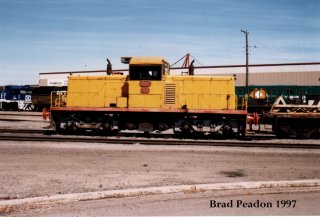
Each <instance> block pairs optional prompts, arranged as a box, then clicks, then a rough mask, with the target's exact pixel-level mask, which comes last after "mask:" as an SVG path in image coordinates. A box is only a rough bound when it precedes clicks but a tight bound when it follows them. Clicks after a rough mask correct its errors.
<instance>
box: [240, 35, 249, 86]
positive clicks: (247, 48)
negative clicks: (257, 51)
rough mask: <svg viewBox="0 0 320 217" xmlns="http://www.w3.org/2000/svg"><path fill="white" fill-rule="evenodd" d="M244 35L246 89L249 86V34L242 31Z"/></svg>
mask: <svg viewBox="0 0 320 217" xmlns="http://www.w3.org/2000/svg"><path fill="white" fill-rule="evenodd" d="M241 32H243V33H244V34H246V88H247V89H248V85H249V43H248V35H249V32H248V31H247V30H242V29H241Z"/></svg>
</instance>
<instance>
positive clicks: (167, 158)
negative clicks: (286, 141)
mask: <svg viewBox="0 0 320 217" xmlns="http://www.w3.org/2000/svg"><path fill="white" fill-rule="evenodd" d="M319 157H320V150H293V149H271V148H270V149H263V148H227V147H192V146H190V147H185V146H175V147H168V146H141V145H131V146H129V145H107V144H89V143H52V142H12V141H11V142H9V141H8V142H6V141H0V197H2V198H6V197H7V198H25V197H34V196H45V195H54V194H64V193H77V192H88V191H98V190H110V189H127V188H136V187H148V186H166V185H181V184H201V183H223V182H238V181H265V180H299V179H314V178H319V177H320V169H319V168H320V160H319V159H320V158H319Z"/></svg>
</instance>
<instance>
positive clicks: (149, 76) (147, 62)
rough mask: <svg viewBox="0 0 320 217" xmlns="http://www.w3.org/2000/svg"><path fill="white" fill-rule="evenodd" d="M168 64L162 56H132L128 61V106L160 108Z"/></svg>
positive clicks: (167, 73) (168, 68)
mask: <svg viewBox="0 0 320 217" xmlns="http://www.w3.org/2000/svg"><path fill="white" fill-rule="evenodd" d="M169 70H170V65H169V63H168V62H167V61H165V60H164V59H163V58H162V57H132V58H131V59H130V62H129V79H128V86H129V97H128V107H129V108H161V107H162V105H163V97H162V96H163V86H164V82H165V80H166V76H167V75H169V73H170V71H169Z"/></svg>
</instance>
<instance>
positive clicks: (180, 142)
mask: <svg viewBox="0 0 320 217" xmlns="http://www.w3.org/2000/svg"><path fill="white" fill-rule="evenodd" d="M0 140H3V141H47V142H86V143H105V144H125V145H130V144H131V145H132V144H140V145H169V146H171V145H174V146H185V145H191V146H227V147H264V148H299V149H320V145H319V144H306V143H303V144H301V143H300V144H299V143H283V142H281V143H277V142H256V141H230V140H229V141H220V140H189V139H158V138H157V139H147V138H117V137H113V138H110V137H66V136H56V135H54V136H48V135H19V134H0Z"/></svg>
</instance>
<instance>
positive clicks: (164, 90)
mask: <svg viewBox="0 0 320 217" xmlns="http://www.w3.org/2000/svg"><path fill="white" fill-rule="evenodd" d="M130 64H139V65H143V64H145V65H148V64H167V62H166V61H165V60H164V59H163V58H160V57H148V58H145V57H133V58H132V59H131V61H130ZM163 78H164V79H162V81H149V82H151V85H150V87H148V92H147V93H146V92H145V93H142V92H143V91H141V88H142V87H141V86H140V85H141V84H140V81H128V80H127V76H124V75H111V76H108V75H106V76H71V77H70V78H69V84H68V93H67V106H76V107H92V108H94V107H105V108H108V107H118V108H126V107H128V108H145V109H147V108H166V109H179V108H182V107H184V108H185V107H186V108H188V109H202V110H207V109H209V110H213V109H230V110H234V109H236V103H235V101H236V95H235V82H234V78H233V77H231V76H230V77H227V76H225V77H222V76H221V77H218V76H170V75H166V76H164V77H163Z"/></svg>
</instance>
